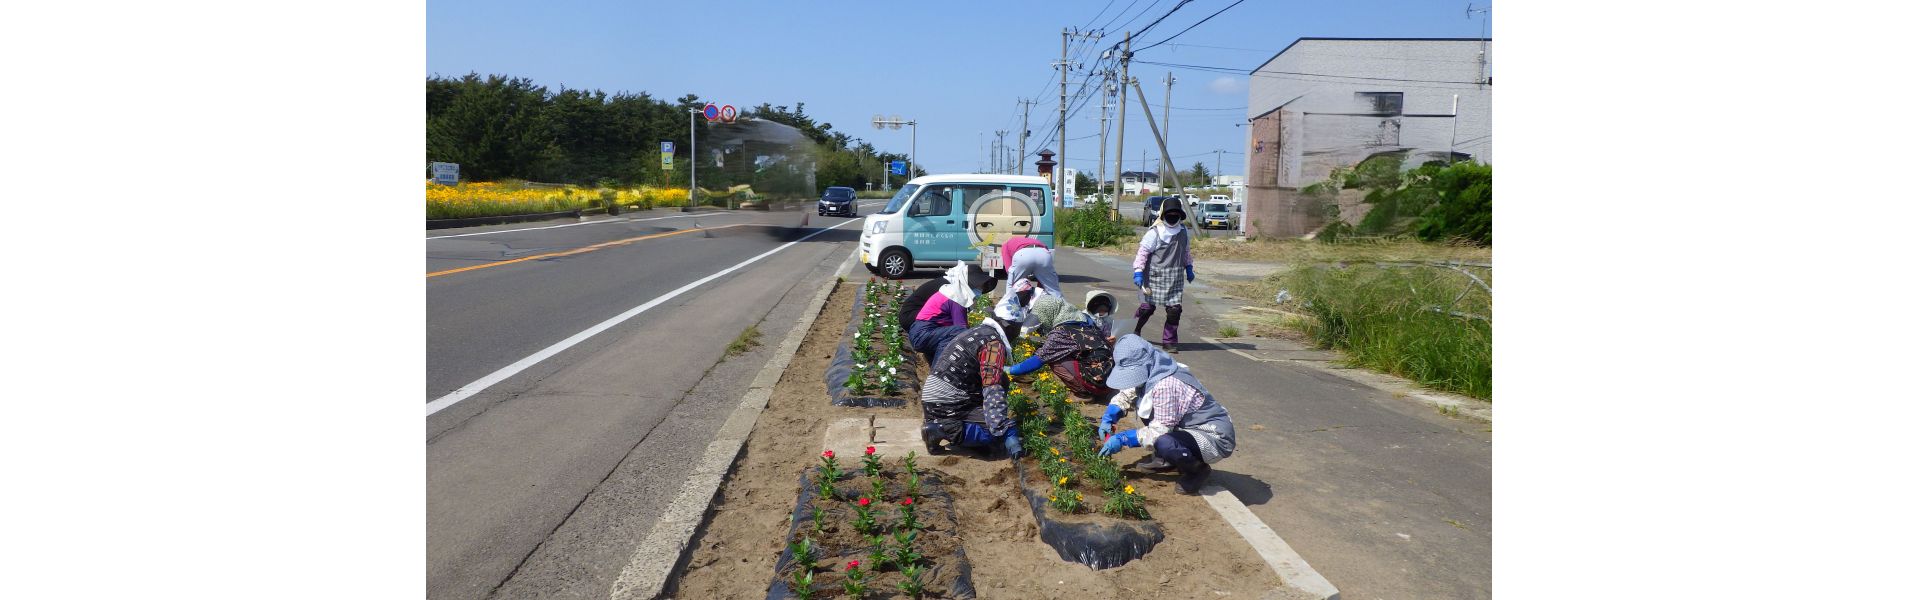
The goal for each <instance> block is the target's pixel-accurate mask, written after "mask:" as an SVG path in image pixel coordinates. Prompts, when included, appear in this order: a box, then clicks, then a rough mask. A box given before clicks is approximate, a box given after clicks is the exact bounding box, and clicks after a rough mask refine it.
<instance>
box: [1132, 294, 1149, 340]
mask: <svg viewBox="0 0 1920 600" xmlns="http://www.w3.org/2000/svg"><path fill="white" fill-rule="evenodd" d="M1151 317H1153V303H1152V302H1141V303H1140V308H1137V309H1134V311H1133V334H1134V335H1140V329H1141V328H1143V327H1146V326H1147V319H1149V318H1151Z"/></svg>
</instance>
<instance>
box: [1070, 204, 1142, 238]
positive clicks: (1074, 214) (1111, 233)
mask: <svg viewBox="0 0 1920 600" xmlns="http://www.w3.org/2000/svg"><path fill="white" fill-rule="evenodd" d="M1108 211H1109V205H1108V204H1107V202H1106V201H1105V200H1095V201H1093V202H1088V203H1086V204H1084V205H1082V206H1081V207H1080V208H1069V209H1065V210H1062V211H1060V216H1059V218H1058V219H1057V220H1056V222H1055V223H1056V226H1055V230H1056V233H1057V235H1056V236H1055V242H1056V243H1057V244H1058V245H1061V246H1078V247H1082V248H1086V247H1095V248H1097V247H1100V246H1105V245H1108V244H1112V243H1114V242H1117V241H1120V240H1124V239H1129V238H1132V237H1133V226H1132V225H1129V224H1128V223H1127V221H1126V217H1125V216H1122V217H1120V218H1118V219H1114V218H1109V215H1108Z"/></svg>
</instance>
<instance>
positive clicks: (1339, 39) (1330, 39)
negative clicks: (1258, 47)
mask: <svg viewBox="0 0 1920 600" xmlns="http://www.w3.org/2000/svg"><path fill="white" fill-rule="evenodd" d="M1305 41H1316V42H1491V41H1493V38H1484V39H1483V38H1395V37H1382V38H1367V37H1303V38H1300V39H1297V40H1294V41H1293V43H1291V44H1287V47H1285V48H1281V49H1280V51H1279V52H1275V53H1273V57H1272V58H1268V59H1267V60H1266V62H1263V63H1260V66H1258V67H1254V68H1253V70H1252V71H1247V74H1248V75H1252V74H1254V73H1258V72H1260V70H1261V69H1265V68H1267V65H1268V64H1272V63H1273V59H1275V58H1280V55H1282V54H1286V53H1287V51H1288V50H1292V49H1293V47H1294V46H1298V45H1300V42H1305Z"/></svg>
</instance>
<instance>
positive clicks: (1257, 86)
mask: <svg viewBox="0 0 1920 600" xmlns="http://www.w3.org/2000/svg"><path fill="white" fill-rule="evenodd" d="M1491 51H1492V42H1491V40H1483V39H1477V38H1467V39H1460V38H1451V39H1432V38H1415V39H1409V38H1300V39H1299V40H1296V41H1294V42H1293V43H1292V44H1290V45H1288V46H1287V47H1286V48H1285V49H1282V50H1281V51H1280V52H1279V53H1278V54H1275V55H1274V56H1273V58H1271V59H1268V60H1267V62H1266V63H1264V64H1261V65H1260V67H1259V68H1257V69H1254V70H1253V72H1252V73H1251V77H1250V78H1249V79H1250V82H1249V89H1248V92H1247V119H1248V121H1249V124H1250V127H1248V134H1249V135H1248V140H1247V146H1248V147H1247V186H1248V200H1247V201H1248V212H1249V213H1254V214H1252V215H1250V220H1253V221H1264V224H1263V225H1262V227H1261V228H1262V229H1267V230H1268V231H1263V232H1261V233H1265V234H1269V235H1297V234H1300V233H1304V231H1298V230H1299V229H1303V228H1311V227H1313V226H1314V225H1313V224H1312V223H1310V222H1306V221H1301V220H1300V219H1299V218H1298V214H1297V213H1298V211H1292V210H1291V208H1292V207H1291V206H1289V205H1290V204H1291V202H1290V200H1291V199H1292V198H1291V196H1292V195H1293V194H1291V193H1290V192H1292V191H1294V190H1298V189H1299V188H1301V187H1304V186H1307V185H1311V184H1313V183H1315V182H1318V181H1320V180H1323V179H1325V178H1326V176H1327V174H1328V172H1330V171H1331V170H1333V169H1334V168H1336V167H1348V166H1353V165H1354V164H1357V163H1359V162H1360V161H1361V160H1364V159H1366V158H1367V157H1370V156H1374V155H1379V154H1387V153H1398V154H1400V155H1402V156H1406V157H1408V159H1409V166H1417V164H1418V163H1420V162H1425V161H1427V160H1448V159H1450V158H1451V159H1454V160H1461V159H1467V158H1472V159H1474V160H1478V161H1480V162H1484V163H1491V162H1493V135H1492V124H1493V118H1492V115H1493V78H1492V74H1491V73H1492V71H1491V67H1490V66H1489V64H1490V63H1489V61H1490V60H1491V58H1490V56H1491V55H1490V53H1491ZM1456 100H1457V104H1456ZM1456 107H1457V109H1456Z"/></svg>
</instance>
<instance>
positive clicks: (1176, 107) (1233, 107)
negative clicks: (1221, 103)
mask: <svg viewBox="0 0 1920 600" xmlns="http://www.w3.org/2000/svg"><path fill="white" fill-rule="evenodd" d="M1148 104H1149V105H1151V106H1153V107H1154V108H1171V109H1174V110H1246V109H1247V107H1245V106H1229V107H1225V108H1187V107H1185V106H1161V105H1158V104H1153V103H1148Z"/></svg>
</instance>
